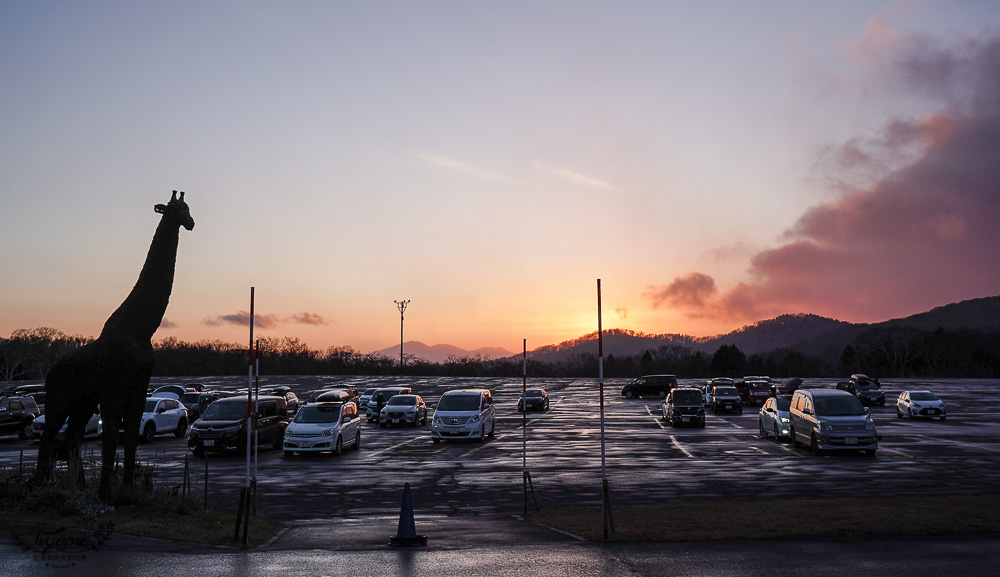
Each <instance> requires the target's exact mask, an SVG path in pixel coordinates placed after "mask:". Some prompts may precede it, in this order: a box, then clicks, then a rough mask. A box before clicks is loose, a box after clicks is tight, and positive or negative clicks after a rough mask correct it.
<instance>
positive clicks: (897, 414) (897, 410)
mask: <svg viewBox="0 0 1000 577" xmlns="http://www.w3.org/2000/svg"><path fill="white" fill-rule="evenodd" d="M896 418H897V419H902V418H903V413H901V412H900V411H899V407H896Z"/></svg>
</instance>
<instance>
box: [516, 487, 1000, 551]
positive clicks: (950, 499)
mask: <svg viewBox="0 0 1000 577" xmlns="http://www.w3.org/2000/svg"><path fill="white" fill-rule="evenodd" d="M612 515H613V520H614V525H615V532H614V534H613V535H609V537H610V539H609V540H612V541H653V542H668V541H725V540H731V539H783V538H792V537H822V538H850V537H863V536H872V535H970V534H976V533H1000V495H976V496H938V497H895V498H884V499H883V498H878V499H874V498H865V499H785V500H780V501H779V500H766V501H730V502H716V501H712V502H704V503H701V502H699V503H648V504H623V505H615V506H613V507H612ZM527 520H528V521H530V522H532V523H538V524H540V525H545V526H548V527H554V528H556V529H560V530H562V531H566V532H569V533H572V534H574V535H579V536H580V537H583V538H585V539H589V540H591V541H603V540H604V522H603V514H602V511H601V508H600V507H556V508H551V509H543V510H542V511H540V512H536V513H529V514H528V516H527Z"/></svg>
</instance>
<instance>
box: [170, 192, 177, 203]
mask: <svg viewBox="0 0 1000 577" xmlns="http://www.w3.org/2000/svg"><path fill="white" fill-rule="evenodd" d="M175 200H177V191H176V190H175V191H174V193H173V194H171V195H170V202H173V201H175Z"/></svg>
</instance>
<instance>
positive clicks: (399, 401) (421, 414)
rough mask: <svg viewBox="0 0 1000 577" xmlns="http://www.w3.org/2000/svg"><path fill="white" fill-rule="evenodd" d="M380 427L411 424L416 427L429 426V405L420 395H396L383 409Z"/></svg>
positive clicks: (379, 419) (380, 415) (379, 421)
mask: <svg viewBox="0 0 1000 577" xmlns="http://www.w3.org/2000/svg"><path fill="white" fill-rule="evenodd" d="M378 424H379V426H380V427H383V428H385V427H388V426H389V425H400V424H410V425H413V426H414V427H417V426H420V425H421V424H424V425H426V424H427V405H426V404H424V400H423V399H421V398H420V395H396V396H394V397H392V398H391V399H389V401H388V402H387V403H386V404H385V406H384V407H382V412H381V413H380V414H379V417H378Z"/></svg>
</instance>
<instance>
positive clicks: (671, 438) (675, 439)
mask: <svg viewBox="0 0 1000 577" xmlns="http://www.w3.org/2000/svg"><path fill="white" fill-rule="evenodd" d="M670 442H671V443H673V444H674V446H675V447H677V449H678V450H679V451H680V452H682V453H684V454H685V455H687V456H688V457H689V458H691V459H693V458H694V455H692V454H691V453H690V452H688V450H687V449H685V448H684V446H683V445H681V444H680V443H678V442H677V438H676V437H674V436H673V435H670Z"/></svg>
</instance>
